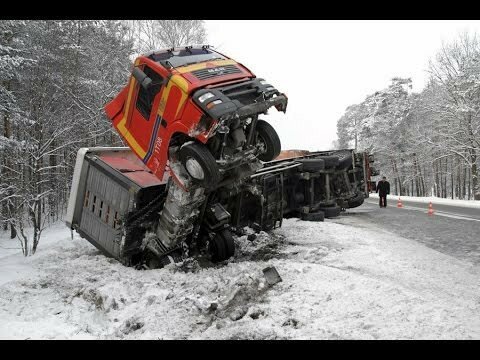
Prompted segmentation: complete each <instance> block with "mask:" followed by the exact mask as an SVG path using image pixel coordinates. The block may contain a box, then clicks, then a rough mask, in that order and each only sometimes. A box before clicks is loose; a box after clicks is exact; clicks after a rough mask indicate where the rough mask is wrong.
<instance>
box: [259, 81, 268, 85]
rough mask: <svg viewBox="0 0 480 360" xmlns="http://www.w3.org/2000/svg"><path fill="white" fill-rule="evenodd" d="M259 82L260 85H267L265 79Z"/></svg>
mask: <svg viewBox="0 0 480 360" xmlns="http://www.w3.org/2000/svg"><path fill="white" fill-rule="evenodd" d="M260 84H262V85H267V84H268V83H267V80H261V81H260Z"/></svg>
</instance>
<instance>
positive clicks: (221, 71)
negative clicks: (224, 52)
mask: <svg viewBox="0 0 480 360" xmlns="http://www.w3.org/2000/svg"><path fill="white" fill-rule="evenodd" d="M241 72H242V71H241V70H240V69H239V68H238V67H236V66H235V65H224V66H217V67H214V68H207V69H200V70H195V71H192V74H193V75H195V77H196V78H197V79H199V80H205V79H210V78H213V77H217V76H221V75H230V74H238V73H241Z"/></svg>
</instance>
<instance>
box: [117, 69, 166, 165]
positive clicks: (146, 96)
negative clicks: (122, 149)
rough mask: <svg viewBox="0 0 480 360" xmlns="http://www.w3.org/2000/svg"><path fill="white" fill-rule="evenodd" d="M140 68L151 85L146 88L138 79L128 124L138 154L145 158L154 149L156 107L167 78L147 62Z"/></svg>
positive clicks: (133, 146) (134, 148)
mask: <svg viewBox="0 0 480 360" xmlns="http://www.w3.org/2000/svg"><path fill="white" fill-rule="evenodd" d="M139 68H140V69H141V70H142V71H143V72H144V73H145V74H146V75H147V76H148V77H149V78H150V79H152V83H151V85H150V86H149V87H148V88H147V89H145V88H144V87H142V86H141V85H140V84H139V83H138V81H137V82H136V84H135V88H134V93H133V96H132V97H133V98H132V105H133V106H130V114H129V116H128V119H129V121H128V122H127V124H126V127H127V128H128V131H129V132H130V134H131V136H133V138H134V140H135V141H132V142H130V144H131V145H132V148H133V150H134V151H135V152H136V153H137V155H138V156H139V157H140V158H142V159H145V158H147V157H148V154H149V152H151V151H152V149H153V142H154V141H155V133H156V128H157V126H158V124H156V122H157V121H156V120H157V119H156V111H155V110H156V109H157V108H158V102H159V100H160V93H161V90H162V87H163V86H164V84H165V81H164V80H165V78H164V77H163V76H162V75H160V74H159V73H157V72H156V71H155V70H153V69H152V68H150V67H149V66H148V65H146V64H141V65H139Z"/></svg>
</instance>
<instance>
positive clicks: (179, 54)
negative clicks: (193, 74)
mask: <svg viewBox="0 0 480 360" xmlns="http://www.w3.org/2000/svg"><path fill="white" fill-rule="evenodd" d="M149 57H150V58H151V59H152V60H153V61H156V62H158V63H160V64H162V65H163V66H164V67H166V68H167V69H168V68H171V67H180V66H185V65H191V64H196V63H200V62H204V61H210V60H217V59H222V60H223V59H225V57H224V56H222V55H220V54H219V53H216V52H214V51H212V50H209V49H185V50H177V51H166V52H162V53H156V54H152V55H150V56H149Z"/></svg>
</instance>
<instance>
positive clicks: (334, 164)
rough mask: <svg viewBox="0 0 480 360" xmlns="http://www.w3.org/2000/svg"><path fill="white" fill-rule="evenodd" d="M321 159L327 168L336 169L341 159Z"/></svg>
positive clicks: (328, 157) (327, 157)
mask: <svg viewBox="0 0 480 360" xmlns="http://www.w3.org/2000/svg"><path fill="white" fill-rule="evenodd" d="M321 159H322V160H323V161H324V162H325V168H327V169H328V168H330V169H331V168H334V167H337V166H338V164H339V162H340V159H339V158H338V156H322V157H321Z"/></svg>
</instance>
